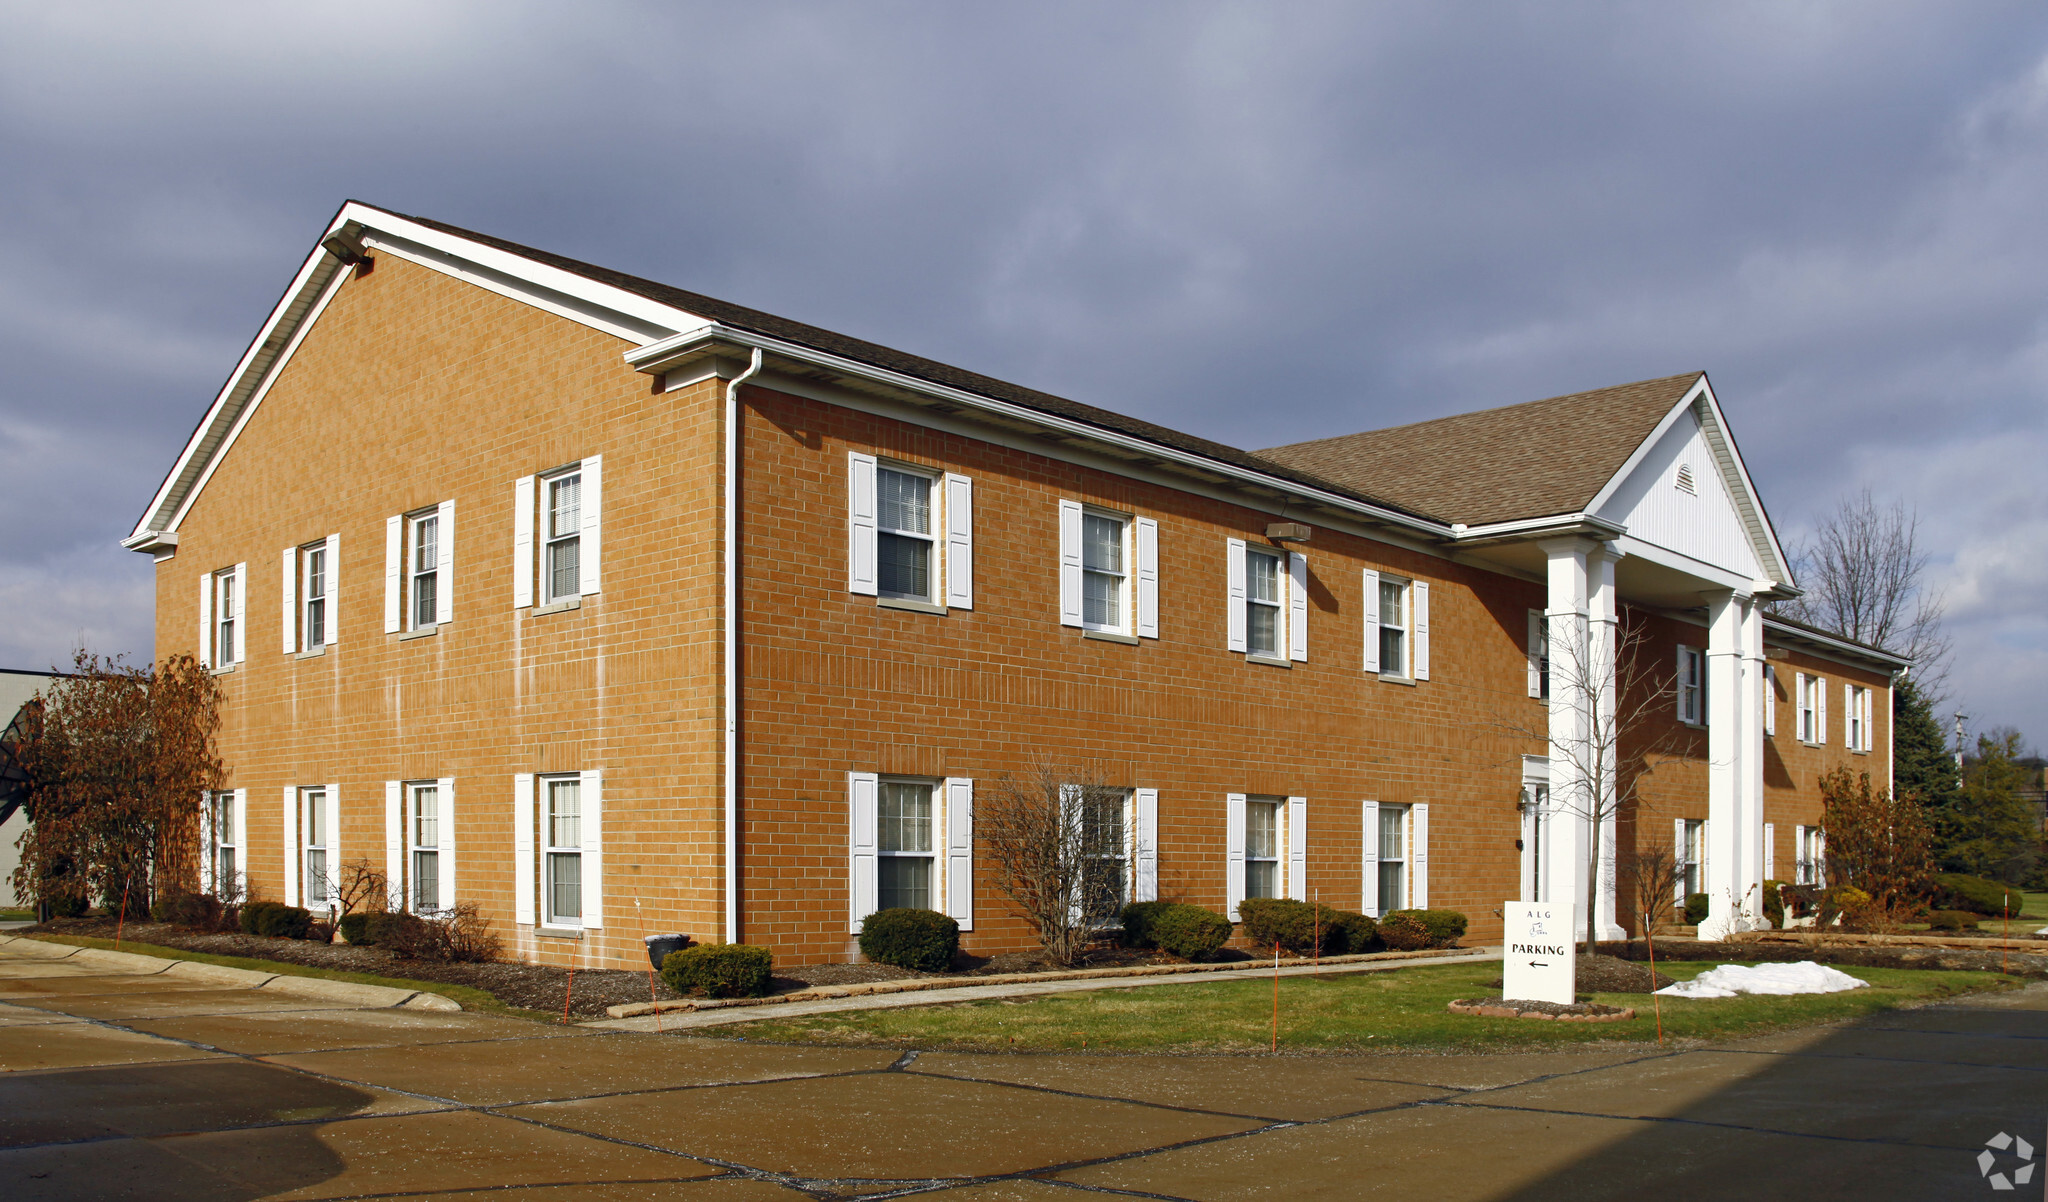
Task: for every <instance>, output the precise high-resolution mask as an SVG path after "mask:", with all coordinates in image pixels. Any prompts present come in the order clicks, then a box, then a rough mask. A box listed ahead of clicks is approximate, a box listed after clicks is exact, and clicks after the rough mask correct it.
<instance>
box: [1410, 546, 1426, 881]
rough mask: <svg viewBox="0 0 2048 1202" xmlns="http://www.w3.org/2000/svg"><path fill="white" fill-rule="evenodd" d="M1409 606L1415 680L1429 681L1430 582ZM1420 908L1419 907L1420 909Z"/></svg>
mask: <svg viewBox="0 0 2048 1202" xmlns="http://www.w3.org/2000/svg"><path fill="white" fill-rule="evenodd" d="M1408 591H1409V594H1410V597H1411V600H1410V601H1409V606H1410V608H1412V609H1413V610H1414V611H1415V679H1417V680H1428V679H1429V581H1427V580H1418V581H1416V582H1415V583H1414V584H1412V585H1410V586H1408ZM1419 908H1420V907H1418V909H1419Z"/></svg>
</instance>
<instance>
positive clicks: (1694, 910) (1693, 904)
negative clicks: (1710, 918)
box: [1685, 893, 1712, 927]
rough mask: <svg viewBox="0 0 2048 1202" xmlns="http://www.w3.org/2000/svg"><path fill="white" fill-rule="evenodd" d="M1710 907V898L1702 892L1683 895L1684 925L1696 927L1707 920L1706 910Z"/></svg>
mask: <svg viewBox="0 0 2048 1202" xmlns="http://www.w3.org/2000/svg"><path fill="white" fill-rule="evenodd" d="M1711 908H1712V902H1711V899H1710V898H1708V897H1707V895H1706V894H1704V893H1688V894H1686V895H1685V925H1687V926H1689V927H1696V926H1698V925H1700V924H1701V923H1703V922H1705V921H1706V920H1707V911H1708V910H1709V909H1711Z"/></svg>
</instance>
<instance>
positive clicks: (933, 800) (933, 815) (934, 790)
mask: <svg viewBox="0 0 2048 1202" xmlns="http://www.w3.org/2000/svg"><path fill="white" fill-rule="evenodd" d="M904 785H908V786H911V787H913V788H921V789H923V790H925V849H924V850H923V851H905V850H903V849H901V848H898V849H895V850H891V849H889V848H887V847H885V846H883V844H884V842H885V841H884V840H883V839H882V837H881V832H882V829H883V827H884V825H885V824H884V822H883V819H882V799H883V796H884V794H885V791H886V790H888V789H889V788H890V787H892V786H899V787H900V786H904ZM944 797H945V782H944V781H942V780H934V779H932V778H930V777H923V776H883V777H880V778H879V779H878V780H877V781H876V787H875V831H876V838H875V909H876V910H887V909H890V908H891V907H890V906H889V905H887V904H886V902H885V901H884V898H883V894H882V889H883V883H882V876H883V871H882V867H883V864H884V863H885V862H886V861H889V860H923V861H924V862H925V872H926V875H925V905H923V906H921V907H916V908H918V909H925V910H938V909H940V907H941V904H942V900H941V897H940V892H941V885H942V876H943V872H944V867H943V866H944V858H945V850H944V847H943V837H942V834H941V829H940V823H941V821H942V820H943V814H942V811H941V805H942V803H943V800H944Z"/></svg>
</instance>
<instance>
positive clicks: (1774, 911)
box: [1764, 881, 1785, 931]
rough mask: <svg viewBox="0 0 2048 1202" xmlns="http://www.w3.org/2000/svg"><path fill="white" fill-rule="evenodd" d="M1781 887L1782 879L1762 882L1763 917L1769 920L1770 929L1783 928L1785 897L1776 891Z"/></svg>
mask: <svg viewBox="0 0 2048 1202" xmlns="http://www.w3.org/2000/svg"><path fill="white" fill-rule="evenodd" d="M1782 888H1784V882H1782V881H1765V882H1764V917H1765V918H1766V919H1768V920H1769V921H1770V924H1771V927H1772V929H1774V930H1780V931H1782V930H1784V929H1785V899H1784V897H1783V896H1782V895H1781V894H1780V893H1779V892H1778V890H1780V889H1782Z"/></svg>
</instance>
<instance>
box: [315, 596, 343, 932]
mask: <svg viewBox="0 0 2048 1202" xmlns="http://www.w3.org/2000/svg"><path fill="white" fill-rule="evenodd" d="M327 569H328V571H330V572H331V571H333V570H334V560H333V559H331V558H330V559H329V560H328V561H327ZM329 612H332V611H331V610H330V611H329ZM320 805H321V808H322V810H323V811H324V815H323V816H324V818H325V821H324V822H322V824H321V829H323V830H325V831H326V832H327V897H328V904H329V905H330V906H331V905H332V904H333V899H334V888H335V885H336V884H337V883H338V882H339V881H340V880H341V785H340V783H339V782H336V781H329V782H327V795H326V796H325V797H323V798H321V799H320Z"/></svg>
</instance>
